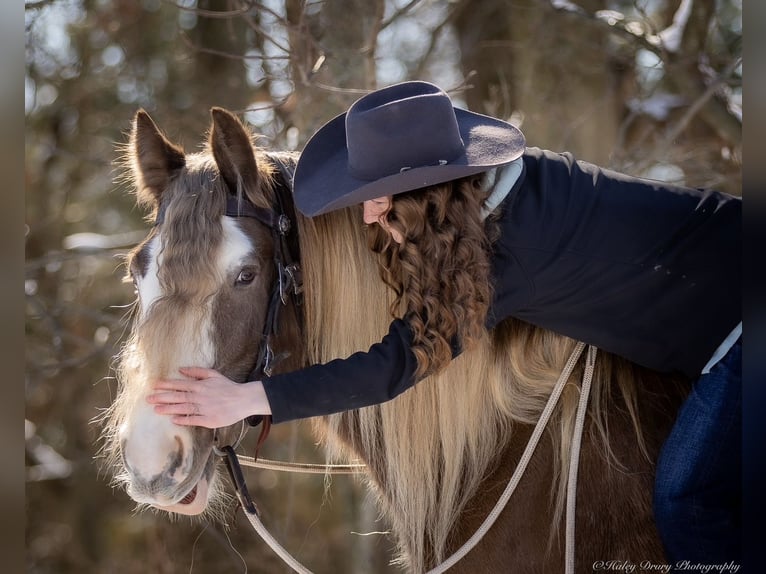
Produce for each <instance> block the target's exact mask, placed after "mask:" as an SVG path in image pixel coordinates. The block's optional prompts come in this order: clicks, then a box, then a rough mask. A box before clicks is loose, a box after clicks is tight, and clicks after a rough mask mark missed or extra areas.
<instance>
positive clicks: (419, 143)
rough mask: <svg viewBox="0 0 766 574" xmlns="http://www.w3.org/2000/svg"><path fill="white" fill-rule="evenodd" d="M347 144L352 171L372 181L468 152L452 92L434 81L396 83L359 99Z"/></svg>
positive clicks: (348, 117)
mask: <svg viewBox="0 0 766 574" xmlns="http://www.w3.org/2000/svg"><path fill="white" fill-rule="evenodd" d="M346 145H347V149H348V169H349V173H350V174H352V175H353V176H354V177H356V178H358V179H361V180H367V181H373V180H376V179H379V178H381V177H386V176H389V175H393V174H396V173H399V172H400V171H402V170H406V169H411V168H416V167H424V166H431V165H439V164H444V163H449V162H450V161H451V160H454V159H455V158H458V157H460V156H462V155H463V154H464V153H465V146H464V143H463V140H462V138H461V137H460V127H459V125H458V121H457V118H456V116H455V109H454V108H453V106H452V102H451V101H450V99H449V96H448V95H447V94H446V93H445V92H444V91H443V90H441V89H440V88H439V87H438V86H435V85H433V84H430V83H428V82H406V83H403V84H396V85H393V86H390V87H388V88H384V89H382V90H378V91H376V92H373V93H371V94H369V95H367V96H364V97H362V98H360V99H359V100H357V102H356V103H354V105H352V106H351V108H350V109H349V111H348V113H347V114H346Z"/></svg>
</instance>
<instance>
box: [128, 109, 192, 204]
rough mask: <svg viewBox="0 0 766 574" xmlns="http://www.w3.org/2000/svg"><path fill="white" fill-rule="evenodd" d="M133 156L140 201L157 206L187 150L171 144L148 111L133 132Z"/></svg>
mask: <svg viewBox="0 0 766 574" xmlns="http://www.w3.org/2000/svg"><path fill="white" fill-rule="evenodd" d="M130 157H131V164H132V168H133V177H134V178H135V181H136V187H137V195H138V202H139V203H149V204H154V205H157V204H158V203H159V200H160V195H162V192H163V191H164V190H165V188H166V187H167V186H168V183H170V178H171V177H173V175H174V174H175V173H176V172H178V171H179V170H180V169H181V168H183V167H184V165H185V164H186V156H185V155H184V150H183V148H181V147H180V146H177V145H175V144H173V143H171V142H170V141H169V140H168V139H167V138H166V137H165V136H164V135H163V133H162V132H161V131H160V129H159V128H158V127H157V124H155V123H154V121H152V118H150V117H149V114H147V113H146V112H145V111H144V110H138V112H136V117H135V119H134V120H133V129H132V130H131V133H130Z"/></svg>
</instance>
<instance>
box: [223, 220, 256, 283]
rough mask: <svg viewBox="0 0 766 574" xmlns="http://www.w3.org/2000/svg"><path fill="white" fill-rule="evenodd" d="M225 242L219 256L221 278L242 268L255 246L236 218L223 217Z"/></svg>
mask: <svg viewBox="0 0 766 574" xmlns="http://www.w3.org/2000/svg"><path fill="white" fill-rule="evenodd" d="M221 225H222V226H223V241H221V248H220V251H219V254H218V270H219V272H220V274H221V277H229V276H231V275H232V272H233V271H234V270H236V269H237V268H238V267H241V266H242V264H243V263H244V261H245V258H246V257H247V256H248V255H249V254H250V253H252V251H253V244H252V242H251V241H250V238H249V237H248V236H247V235H246V234H245V232H244V231H242V230H241V229H240V227H239V225H238V224H237V220H236V218H234V217H226V216H224V217H222V218H221Z"/></svg>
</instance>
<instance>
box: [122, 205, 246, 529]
mask: <svg viewBox="0 0 766 574" xmlns="http://www.w3.org/2000/svg"><path fill="white" fill-rule="evenodd" d="M221 225H222V232H223V233H222V240H221V244H220V247H219V249H218V250H217V252H216V254H215V256H216V263H215V267H216V272H217V276H218V277H219V280H220V281H227V280H231V278H232V277H236V274H237V271H238V268H239V267H240V266H241V265H242V264H243V262H244V261H245V259H246V258H247V257H248V256H249V255H250V254H251V252H252V250H253V245H252V243H251V241H250V239H249V238H248V237H247V235H246V234H245V233H244V232H243V231H242V230H241V229H240V228H239V225H238V224H237V223H236V220H235V219H234V218H231V217H223V218H222V220H221ZM161 245H162V240H161V236H160V235H159V234H158V235H157V236H156V237H155V238H154V239H153V240H152V241H151V242H150V244H149V245H147V247H146V249H147V250H148V260H149V263H148V265H147V268H146V269H147V270H146V273H145V274H144V276H143V277H137V278H136V283H137V286H136V288H137V290H138V293H139V299H140V306H141V317H140V319H139V320H145V319H146V317H147V316H148V315H149V314H150V313H151V307H152V304H153V303H154V302H155V301H157V300H158V299H159V298H160V297H162V296H163V294H164V293H163V289H162V285H161V283H160V280H159V270H160V268H161V266H162V250H161ZM219 288H220V286H219ZM208 305H212V300H211V302H209V303H208ZM179 325H183V322H181V323H179ZM196 325H197V328H182V329H180V332H176V333H172V336H173V337H176V338H177V341H175V343H174V352H175V357H176V361H174V363H175V364H174V365H173V366H172V370H173V372H171V373H169V374H168V376H173V377H180V376H181V375H180V373H179V372H178V370H177V369H178V368H179V367H183V366H199V367H212V366H213V364H214V360H215V348H214V343H213V340H214V339H213V337H212V328H213V325H212V321H211V320H210V313H207V314H206V316H205V319H204V322H203V324H202V325H200V324H199V323H197V324H196ZM169 335H170V334H169ZM139 361H140V357H139ZM141 370H142V369H141V367H140V366H139V367H138V369H137V371H138V372H140V371H141ZM139 378H141V377H140V375H139ZM135 383H136V384H138V385H140V386H142V387H144V389H145V391H144V392H142V393H139V395H140V396H137V397H136V399H137V400H136V401H135V403H134V406H133V408H132V409H131V412H130V416H129V417H128V418H127V420H126V421H125V424H124V425H123V428H122V429H121V436H122V445H123V456H124V461H125V464H126V467H127V470H128V472H129V474H130V478H131V480H130V484H129V485H128V493H129V494H130V496H131V497H132V498H133V499H134V500H136V501H137V502H143V503H147V504H152V505H155V506H158V507H161V508H164V509H165V510H168V511H171V512H180V513H182V514H197V513H199V512H202V511H203V510H204V508H205V506H206V504H207V494H208V484H207V480H206V478H205V477H204V476H202V474H201V473H202V472H203V470H204V468H205V463H206V460H207V456H209V453H204V454H203V453H197V454H196V455H195V448H194V440H193V435H192V432H191V428H190V427H186V426H180V425H176V424H174V423H173V422H172V421H171V419H170V417H169V416H166V415H159V414H157V413H155V412H154V408H153V407H152V406H151V405H149V404H148V403H146V401H145V395H146V392H148V391H149V389H150V386H149V385H146V384H142V382H141V381H135ZM198 455H201V457H202V459H204V460H202V459H200V458H199V456H198ZM195 459H196V460H195ZM190 478H192V479H193V481H192V482H191V483H190V482H189V479H190ZM197 480H199V483H197V487H198V490H197V495H196V498H195V500H194V502H193V503H192V504H179V503H178V501H179V500H181V499H182V498H184V497H185V496H186V494H187V492H188V491H189V490H190V489H191V488H193V486H194V484H195V483H196V481H197ZM182 484H183V485H184V487H183V489H181V488H180V486H181V485H182Z"/></svg>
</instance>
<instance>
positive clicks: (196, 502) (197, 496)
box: [152, 475, 210, 516]
mask: <svg viewBox="0 0 766 574" xmlns="http://www.w3.org/2000/svg"><path fill="white" fill-rule="evenodd" d="M209 494H210V483H209V482H208V480H207V478H206V477H205V476H204V475H203V476H202V477H201V478H200V479H199V482H197V484H195V485H194V487H193V488H192V489H191V490H190V491H189V492H188V493H187V494H186V496H184V497H183V498H182V499H181V500H179V501H178V502H176V503H175V504H171V505H168V506H162V505H159V504H152V506H153V507H154V508H157V509H159V510H164V511H165V512H172V513H175V514H185V515H187V516H197V515H198V514H202V513H203V512H204V511H205V509H207V503H208V496H209Z"/></svg>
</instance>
